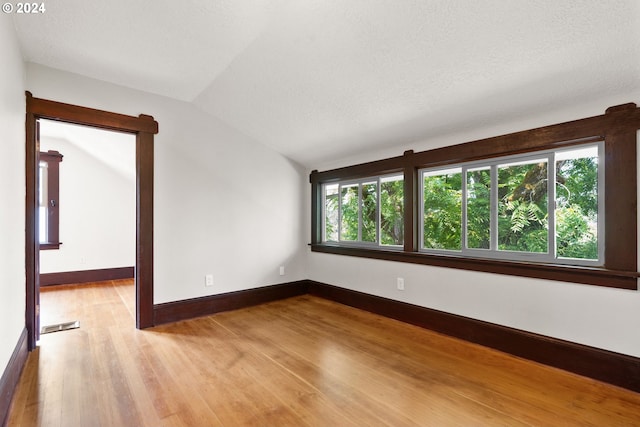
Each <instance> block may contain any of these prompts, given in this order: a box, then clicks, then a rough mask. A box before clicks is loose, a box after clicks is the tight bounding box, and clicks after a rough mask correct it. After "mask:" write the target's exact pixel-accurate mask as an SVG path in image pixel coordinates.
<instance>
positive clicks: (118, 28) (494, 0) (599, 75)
mask: <svg viewBox="0 0 640 427" xmlns="http://www.w3.org/2000/svg"><path fill="white" fill-rule="evenodd" d="M46 9H47V10H46V12H45V13H44V14H40V15H17V14H14V15H13V19H14V23H15V26H16V29H17V33H18V38H19V41H20V44H21V49H22V51H23V55H24V57H25V60H26V61H30V62H34V63H39V64H43V65H46V66H49V67H53V68H58V69H62V70H67V71H71V72H74V73H79V74H83V75H86V76H89V77H93V78H97V79H101V80H105V81H108V82H113V83H117V84H120V85H124V86H128V87H134V88H137V89H141V90H145V91H148V92H151V93H155V94H160V95H164V96H168V97H172V98H175V99H178V100H183V101H188V102H193V103H194V104H195V105H197V106H198V107H200V108H201V109H203V110H204V111H206V112H208V113H210V114H212V115H214V116H216V117H217V118H219V119H221V120H223V121H224V122H226V123H228V124H229V125H231V126H233V127H235V128H237V129H238V130H239V131H241V132H243V133H245V134H246V135H249V136H251V137H252V138H254V139H255V140H257V141H259V142H261V143H263V144H265V145H267V146H270V147H272V148H273V149H275V150H277V151H279V152H281V153H282V154H284V155H286V156H288V157H290V158H292V159H293V160H296V161H298V162H300V163H302V164H304V165H307V166H310V167H313V166H314V165H315V164H316V163H318V162H323V161H329V160H331V159H336V158H339V157H340V156H344V155H348V154H352V153H354V152H355V151H356V150H363V149H365V148H366V147H376V148H380V147H385V146H394V145H396V144H401V143H406V142H410V141H414V140H420V139H425V138H428V137H430V136H433V135H436V134H441V133H443V132H452V131H454V130H456V129H460V128H471V127H474V126H481V125H486V124H487V123H489V124H491V123H500V122H501V121H504V120H507V119H509V118H513V117H522V116H526V115H532V114H539V113H540V112H543V111H548V110H553V109H560V108H563V107H566V106H569V105H572V104H575V103H577V102H581V101H584V100H588V99H591V98H597V97H603V96H612V95H613V96H615V95H624V94H629V93H638V91H639V90H640V2H638V1H637V0H562V1H557V0H526V1H525V0H482V1H468V0H201V1H197V0H190V1H166V0H163V1H159V0H133V1H132V0H109V1H90V0H58V1H50V2H46ZM625 101H636V102H637V101H639V100H634V99H628V100H625ZM604 107H606V106H603V108H604Z"/></svg>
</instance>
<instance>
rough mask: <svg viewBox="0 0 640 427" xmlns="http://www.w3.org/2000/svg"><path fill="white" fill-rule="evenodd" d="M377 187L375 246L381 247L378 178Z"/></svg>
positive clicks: (379, 181)
mask: <svg viewBox="0 0 640 427" xmlns="http://www.w3.org/2000/svg"><path fill="white" fill-rule="evenodd" d="M377 182H378V183H377V185H376V244H377V245H378V246H380V245H381V243H382V242H381V240H382V230H381V227H382V217H381V215H382V209H381V207H380V203H381V200H382V190H381V187H382V180H381V178H380V177H378V180H377Z"/></svg>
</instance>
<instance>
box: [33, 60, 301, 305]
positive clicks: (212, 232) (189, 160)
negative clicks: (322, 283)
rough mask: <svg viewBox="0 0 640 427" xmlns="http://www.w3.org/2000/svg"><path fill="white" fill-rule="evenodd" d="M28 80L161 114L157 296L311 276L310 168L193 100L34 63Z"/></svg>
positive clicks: (79, 99) (47, 93)
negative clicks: (209, 281) (208, 282)
mask: <svg viewBox="0 0 640 427" xmlns="http://www.w3.org/2000/svg"><path fill="white" fill-rule="evenodd" d="M27 87H28V89H29V90H30V91H31V92H32V93H33V96H34V97H38V98H46V99H52V100H56V101H60V102H66V103H72V104H77V105H82V106H87V107H92V108H98V109H103V110H108V111H113V112H117V113H122V114H130V115H135V116H137V115H138V114H141V113H143V114H150V115H153V116H154V118H155V119H156V120H157V121H158V123H159V126H160V133H159V134H158V135H156V138H155V192H154V203H155V209H154V228H155V233H154V248H155V252H154V253H155V259H154V264H155V265H154V281H155V289H154V291H155V294H154V301H155V303H162V302H168V301H176V300H181V299H186V298H195V297H200V296H204V295H209V294H216V293H222V292H229V291H235V290H241V289H249V288H253V287H258V286H264V285H271V284H276V283H283V282H289V281H294V280H300V279H303V278H306V274H305V269H304V261H305V256H304V250H303V248H304V247H305V246H304V245H305V244H306V243H307V240H308V239H307V238H306V236H307V235H308V233H307V228H306V222H305V219H304V217H303V216H302V215H303V214H302V213H301V210H300V206H304V203H306V202H307V199H306V194H307V191H306V190H307V189H306V180H307V178H306V174H305V173H304V171H303V170H302V168H301V167H299V166H298V165H296V164H293V163H292V162H290V161H289V160H288V159H286V158H284V157H283V156H281V155H280V154H278V153H276V152H274V151H272V150H270V149H268V148H266V147H265V146H263V145H261V144H258V143H256V142H255V141H253V140H251V139H250V138H248V137H246V136H244V135H242V134H240V133H239V132H238V131H236V130H235V129H233V128H231V127H229V126H227V125H225V124H224V123H222V122H220V121H217V120H216V119H214V118H212V117H211V116H209V115H206V114H204V113H203V112H201V111H200V110H198V109H197V108H196V107H194V106H193V105H191V104H189V103H184V102H179V101H175V100H171V99H168V98H164V97H160V96H155V95H151V94H148V93H144V92H141V91H137V90H134V89H128V88H124V87H120V86H116V85H113V84H109V83H105V82H101V81H98V80H93V79H89V78H85V77H81V76H78V75H74V74H71V73H67V72H62V71H58V70H53V69H50V68H46V67H42V66H39V65H34V64H29V65H28V66H27ZM303 223H305V224H303ZM303 225H304V226H303ZM281 265H284V266H285V272H286V274H285V275H284V276H280V275H279V274H278V269H279V266H281ZM206 273H212V274H213V276H214V286H213V287H205V286H204V276H205V274H206Z"/></svg>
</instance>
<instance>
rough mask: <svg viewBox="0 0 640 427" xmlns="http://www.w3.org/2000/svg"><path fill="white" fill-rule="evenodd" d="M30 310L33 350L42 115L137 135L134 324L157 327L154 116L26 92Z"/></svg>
mask: <svg viewBox="0 0 640 427" xmlns="http://www.w3.org/2000/svg"><path fill="white" fill-rule="evenodd" d="M26 106H27V112H26V129H25V131H26V159H25V161H26V165H25V166H26V212H25V215H26V216H25V220H26V223H25V241H26V244H25V263H26V313H25V317H26V319H25V321H26V327H27V332H28V341H29V350H33V349H34V348H35V346H36V339H37V330H36V328H37V322H36V319H37V318H38V316H39V313H37V310H38V308H37V305H36V298H37V292H38V274H39V271H38V264H39V263H38V258H37V257H38V249H39V248H38V246H39V244H38V241H39V239H38V230H37V227H36V220H37V206H38V203H37V202H38V200H37V188H36V183H37V173H38V164H37V161H38V150H39V147H38V146H37V145H38V144H37V139H38V138H37V136H36V126H37V121H38V119H49V120H56V121H61V122H66V123H71V124H78V125H86V126H92V127H96V128H101V129H108V130H113V131H117V132H124V133H130V134H134V135H135V136H136V268H135V282H136V286H135V288H136V327H137V328H138V329H144V328H148V327H151V326H153V166H154V162H153V139H154V135H155V134H157V133H158V123H157V122H156V121H155V120H154V119H153V117H152V116H147V115H144V114H141V115H140V116H138V117H134V116H126V115H122V114H117V113H111V112H107V111H102V110H94V109H92V108H86V107H80V106H77V105H71V104H63V103H60V102H56V101H50V100H46V99H39V98H34V97H33V96H32V95H31V93H30V92H26Z"/></svg>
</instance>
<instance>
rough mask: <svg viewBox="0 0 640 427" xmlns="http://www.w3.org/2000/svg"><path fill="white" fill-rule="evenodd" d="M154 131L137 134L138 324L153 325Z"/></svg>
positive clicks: (138, 326) (139, 327) (138, 325)
mask: <svg viewBox="0 0 640 427" xmlns="http://www.w3.org/2000/svg"><path fill="white" fill-rule="evenodd" d="M153 152H154V148H153V134H152V133H148V132H138V134H137V135H136V283H137V284H138V286H137V287H136V304H137V307H138V309H137V310H136V327H137V328H138V329H144V328H149V327H151V326H153V173H154V164H153V161H154V160H153Z"/></svg>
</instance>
